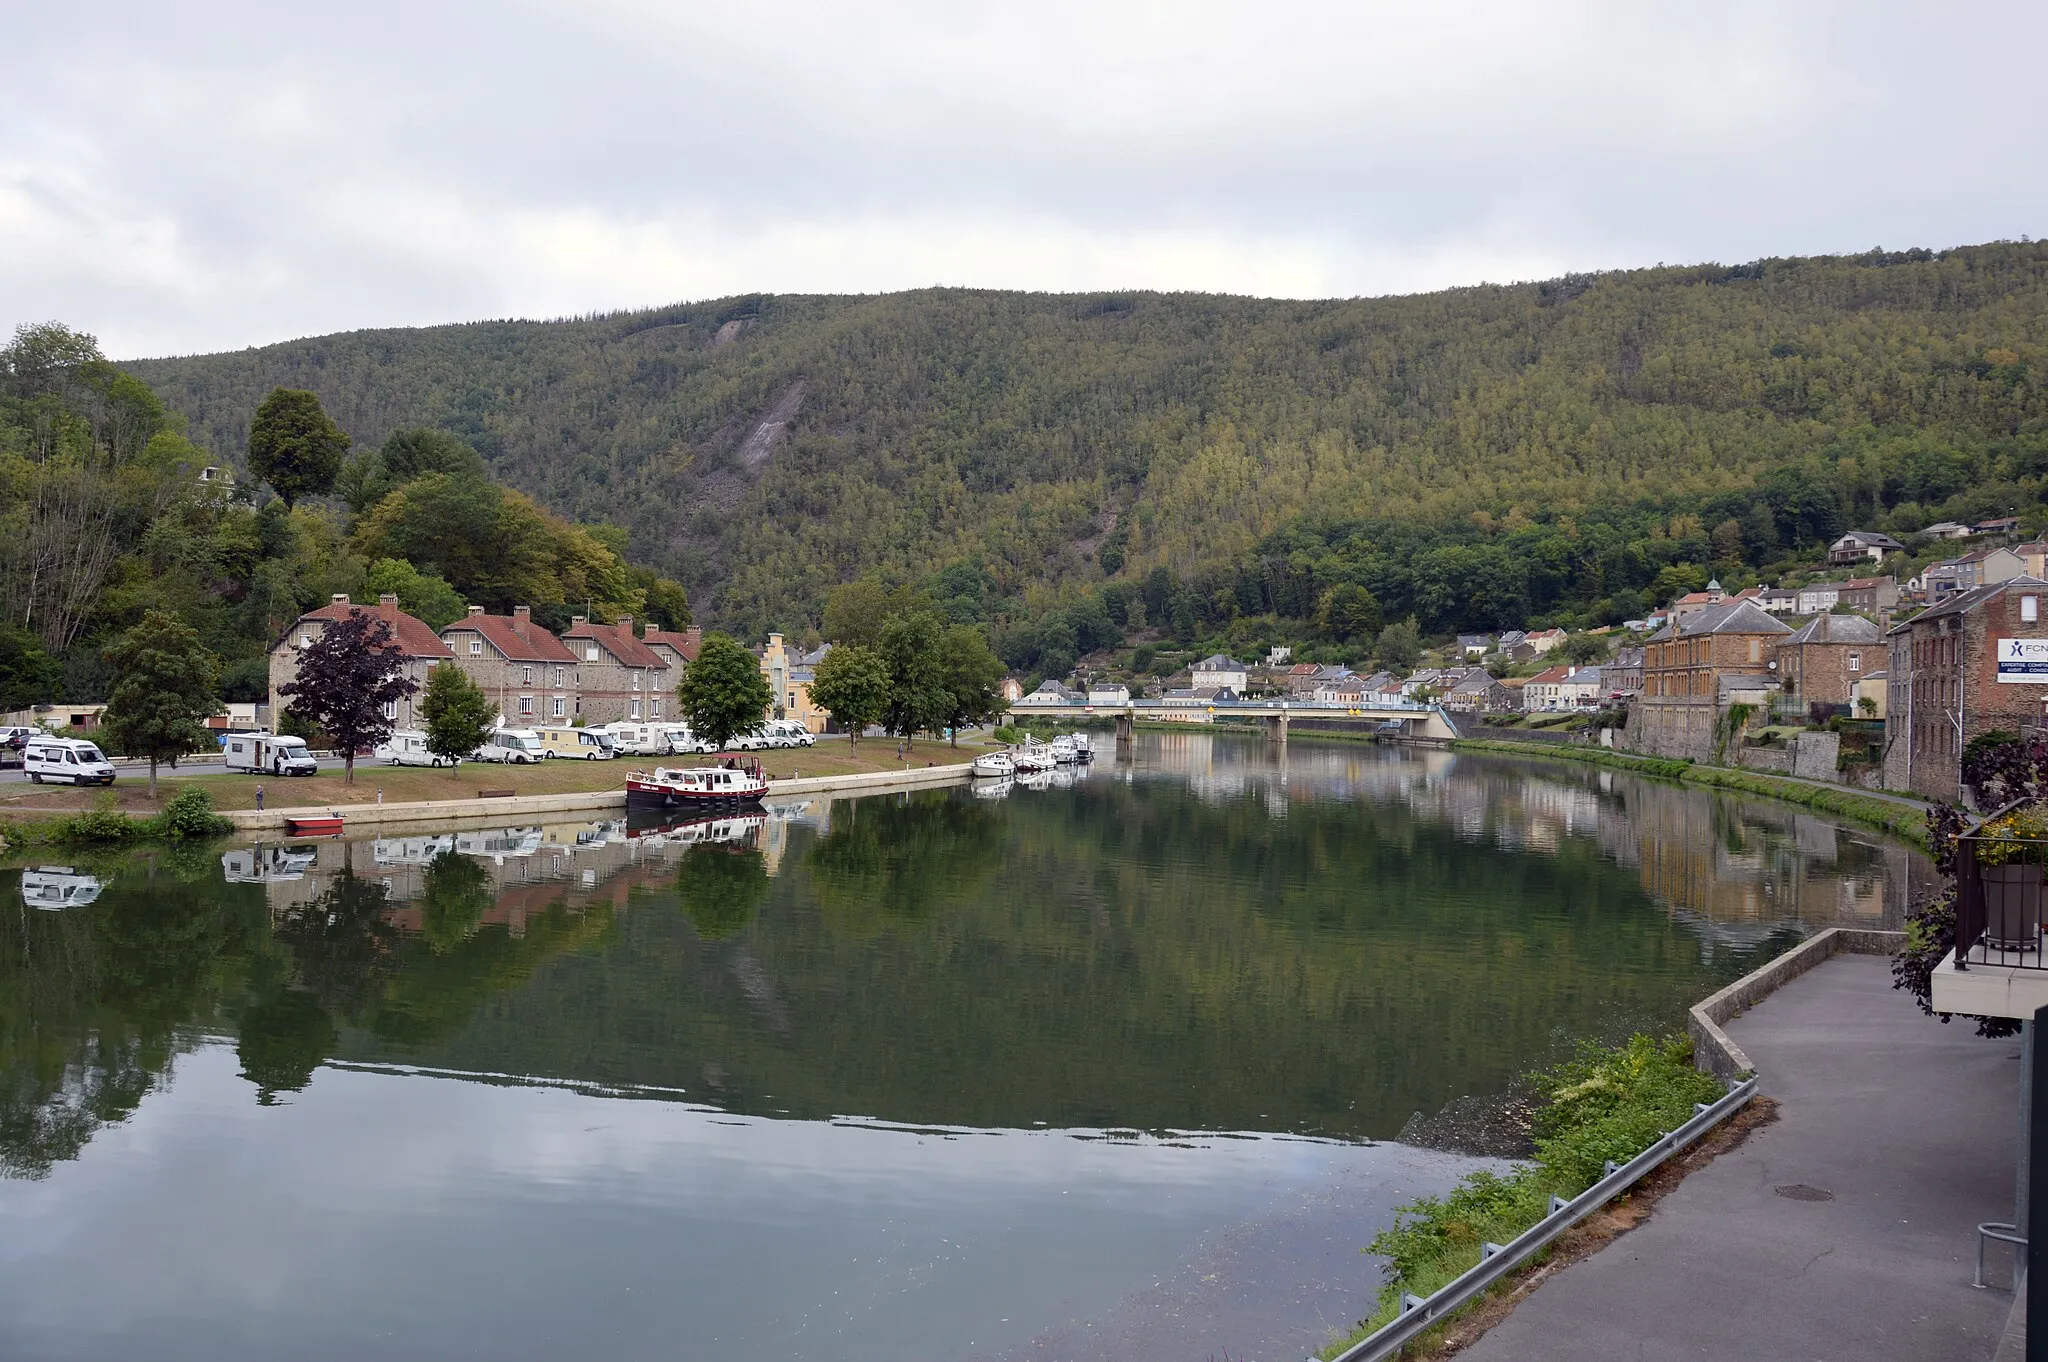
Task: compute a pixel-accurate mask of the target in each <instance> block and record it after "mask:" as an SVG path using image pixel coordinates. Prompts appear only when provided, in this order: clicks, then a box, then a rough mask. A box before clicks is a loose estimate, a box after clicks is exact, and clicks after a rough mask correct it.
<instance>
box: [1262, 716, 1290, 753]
mask: <svg viewBox="0 0 2048 1362" xmlns="http://www.w3.org/2000/svg"><path fill="white" fill-rule="evenodd" d="M1266 741H1267V742H1270V743H1278V744H1279V745H1280V746H1282V747H1285V746H1287V716H1286V715H1285V714H1274V715H1271V716H1269V717H1268V718H1267V719H1266Z"/></svg>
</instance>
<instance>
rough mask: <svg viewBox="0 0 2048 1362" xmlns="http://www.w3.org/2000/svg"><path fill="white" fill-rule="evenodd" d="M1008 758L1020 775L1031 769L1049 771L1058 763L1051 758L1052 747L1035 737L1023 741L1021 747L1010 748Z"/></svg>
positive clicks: (1031, 770)
mask: <svg viewBox="0 0 2048 1362" xmlns="http://www.w3.org/2000/svg"><path fill="white" fill-rule="evenodd" d="M1010 760H1011V762H1013V763H1014V764H1015V765H1016V767H1017V771H1018V773H1019V774H1020V775H1021V774H1028V773H1030V772H1033V771H1050V770H1051V769H1052V768H1053V767H1055V766H1057V765H1059V762H1058V761H1056V760H1055V759H1054V758H1053V755H1052V749H1051V748H1050V747H1048V746H1046V745H1045V744H1044V743H1042V742H1039V741H1037V740H1036V739H1032V740H1030V741H1027V742H1025V743H1024V744H1023V745H1022V746H1021V747H1013V748H1011V749H1010Z"/></svg>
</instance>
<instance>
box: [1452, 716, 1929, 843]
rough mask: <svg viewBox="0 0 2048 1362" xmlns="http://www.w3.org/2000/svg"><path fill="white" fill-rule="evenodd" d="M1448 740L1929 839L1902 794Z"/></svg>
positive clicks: (1606, 754)
mask: <svg viewBox="0 0 2048 1362" xmlns="http://www.w3.org/2000/svg"><path fill="white" fill-rule="evenodd" d="M1450 746H1451V750H1452V751H1454V752H1499V753H1504V754H1507V755H1510V756H1516V757H1532V758H1538V759H1548V760H1551V761H1572V762H1578V763H1580V764H1581V765H1587V766H1599V767H1604V768H1606V769H1609V770H1615V771H1632V772H1634V773H1636V774H1638V775H1646V776H1656V777H1659V778H1661V779H1665V780H1677V781H1682V782H1684V783H1686V784H1689V785H1704V786H1708V787H1710V788H1712V789H1717V790H1732V791H1735V792H1737V793H1740V794H1754V795H1762V796H1764V797H1766V798H1769V799H1780V800H1784V801H1785V802H1787V803H1791V804H1798V805H1801V806H1802V807H1805V808H1809V809H1812V810H1813V811H1814V812H1816V813H1825V814H1831V815H1833V816H1835V817H1837V818H1847V819H1850V820H1852V821H1854V822H1858V823H1863V824H1865V825H1867V826H1869V827H1873V828H1877V829H1878V830H1880V831H1882V832H1888V833H1890V834H1892V835H1893V836H1894V837H1898V838H1900V839H1902V840H1904V841H1908V842H1911V843H1913V844H1914V845H1915V846H1918V847H1922V848H1924V847H1926V845H1927V805H1926V804H1924V803H1921V802H1919V801H1917V800H1913V799H1909V798H1907V797H1906V796H1903V795H1894V794H1877V793H1871V792H1868V791H1863V790H1850V789H1845V788H1843V787H1842V786H1839V785H1825V784H1822V783H1820V782H1818V781H1807V780H1799V779H1796V778H1794V777H1790V776H1772V775H1762V774H1759V773H1758V772H1755V771H1744V770H1739V769H1737V768H1735V767H1732V766H1706V765H1701V764H1699V763H1697V762H1690V761H1674V760H1668V759H1665V758H1661V757H1644V756H1638V755H1636V754H1634V753H1631V752H1617V751H1614V750H1613V749H1611V748H1604V747H1555V746H1551V745H1548V744H1538V743H1522V742H1510V741H1503V740H1501V739H1490V738H1458V739H1455V740H1453V741H1452V743H1451V744H1450Z"/></svg>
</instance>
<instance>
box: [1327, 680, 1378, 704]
mask: <svg viewBox="0 0 2048 1362" xmlns="http://www.w3.org/2000/svg"><path fill="white" fill-rule="evenodd" d="M1377 692H1378V688H1377V687H1375V686H1371V685H1368V684H1367V683H1366V680H1365V678H1364V677H1362V676H1340V677H1336V678H1334V679H1332V680H1328V681H1325V682H1323V683H1322V685H1320V686H1318V687H1317V688H1316V691H1315V701H1316V703H1317V704H1319V705H1347V706H1350V707H1352V708H1357V707H1358V706H1360V705H1363V704H1365V703H1367V701H1368V700H1376V699H1378V693H1377Z"/></svg>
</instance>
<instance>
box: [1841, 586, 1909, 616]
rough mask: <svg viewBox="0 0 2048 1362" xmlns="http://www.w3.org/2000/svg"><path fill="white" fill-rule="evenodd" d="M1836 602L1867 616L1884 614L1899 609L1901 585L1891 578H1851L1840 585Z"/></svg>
mask: <svg viewBox="0 0 2048 1362" xmlns="http://www.w3.org/2000/svg"><path fill="white" fill-rule="evenodd" d="M1836 602H1837V604H1840V605H1844V606H1847V607H1848V608H1849V609H1851V610H1861V611H1862V612H1863V613H1864V614H1866V615H1876V614H1882V613H1883V612H1885V611H1887V610H1892V609H1895V608H1897V606H1898V604H1899V584H1898V583H1897V582H1896V581H1894V580H1893V579H1892V578H1890V577H1851V578H1850V579H1849V580H1848V581H1846V582H1842V583H1840V584H1839V586H1838V589H1837V593H1836Z"/></svg>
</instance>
